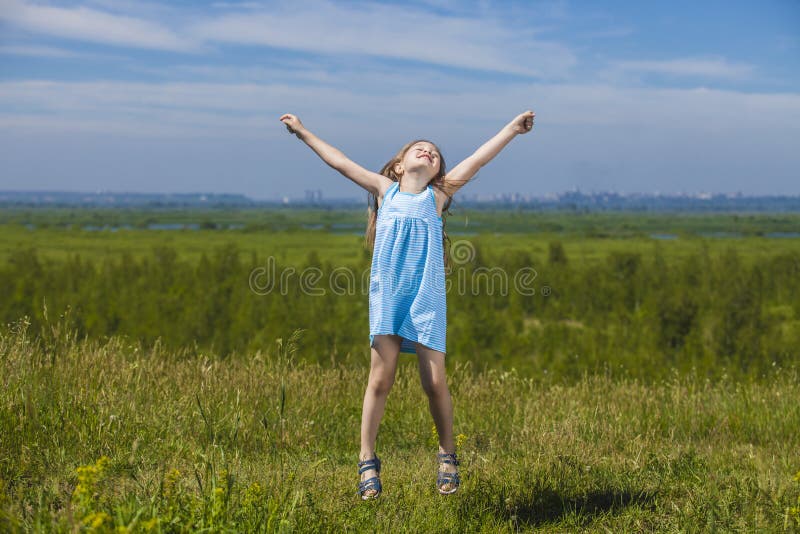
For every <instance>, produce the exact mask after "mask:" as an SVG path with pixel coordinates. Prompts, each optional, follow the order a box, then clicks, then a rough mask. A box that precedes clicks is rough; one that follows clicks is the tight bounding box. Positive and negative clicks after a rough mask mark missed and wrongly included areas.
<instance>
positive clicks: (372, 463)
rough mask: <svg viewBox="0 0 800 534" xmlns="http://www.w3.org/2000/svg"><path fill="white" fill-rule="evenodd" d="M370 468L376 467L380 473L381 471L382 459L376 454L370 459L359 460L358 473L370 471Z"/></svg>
mask: <svg viewBox="0 0 800 534" xmlns="http://www.w3.org/2000/svg"><path fill="white" fill-rule="evenodd" d="M370 469H374V470H375V471H377V472H378V473H380V472H381V461H380V459H379V458H378V457H377V456H376V457H375V458H371V459H369V460H364V461H363V462H358V474H359V475H360V474H361V473H363V472H364V471H369V470H370Z"/></svg>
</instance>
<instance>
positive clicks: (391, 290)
mask: <svg viewBox="0 0 800 534" xmlns="http://www.w3.org/2000/svg"><path fill="white" fill-rule="evenodd" d="M280 121H281V122H283V123H284V124H285V125H286V128H287V129H288V130H289V133H292V134H295V135H296V136H297V137H298V138H300V139H301V140H302V141H303V142H305V143H306V144H307V145H308V146H309V147H310V148H311V149H312V150H313V151H314V152H316V154H317V155H318V156H319V157H320V158H322V160H323V161H324V162H325V163H327V164H328V165H330V166H331V167H333V168H334V169H336V170H337V171H339V172H340V173H342V174H343V175H344V176H345V177H347V178H349V179H350V180H352V181H353V182H355V183H356V184H358V185H360V186H361V187H363V188H364V189H366V190H367V191H368V192H369V194H370V195H369V196H370V197H371V199H372V200H371V202H370V210H369V222H368V224H367V234H366V242H367V244H368V246H371V247H372V248H373V254H372V266H371V271H370V289H369V327H370V328H369V330H370V331H369V339H370V347H371V353H372V355H371V363H370V372H369V383H368V384H367V390H366V393H365V394H364V405H363V409H362V414H361V454H360V457H359V459H360V461H359V462H358V468H359V469H358V472H359V475H360V477H361V480H360V482H359V485H358V490H359V493H360V494H361V498H362V499H364V500H367V499H370V498H376V497H378V496H379V495H380V494H381V490H382V487H381V481H380V471H381V461H380V459H379V458H378V457H377V455H376V454H375V441H376V439H377V434H378V425H379V424H380V421H381V418H382V417H383V412H384V407H385V405H386V398H387V396H388V395H389V390H390V389H391V387H392V384H393V383H394V377H395V371H396V370H397V359H398V354H399V353H400V352H404V353H410V354H414V353H416V355H417V360H418V364H419V372H420V379H421V381H422V387H423V389H424V390H425V393H426V394H427V396H428V405H429V408H430V412H431V415H432V416H433V420H434V423H435V424H436V430H437V432H438V435H439V454H438V459H439V471H438V473H437V480H436V486H437V489H438V490H439V493H441V494H442V495H447V494H451V493H454V492H455V491H456V490H457V489H458V486H459V484H460V479H459V476H458V471H457V466H458V458H457V457H456V451H455V443H454V441H453V405H452V401H451V399H450V392H449V390H448V388H447V380H446V377H445V365H444V360H445V337H446V336H445V330H446V326H447V301H446V295H445V280H444V276H445V266H446V264H447V259H446V256H445V254H444V248H445V240H447V234H446V232H444V221H443V219H442V213H443V212H446V211H447V209H448V208H449V206H450V202H451V200H452V197H453V194H454V193H455V192H456V191H458V189H460V188H461V187H462V186H463V185H464V184H466V183H467V182H468V181H469V180H470V179H471V178H472V177H473V176H475V174H476V173H477V172H478V170H479V169H480V168H481V167H483V166H484V165H486V164H487V163H489V161H491V160H492V158H494V157H495V156H496V155H497V154H498V153H499V152H500V150H502V149H503V147H505V146H506V145H507V144H508V143H509V141H511V140H512V139H513V138H514V137H516V136H517V135H518V134H524V133H527V132H529V131H531V129H532V128H533V121H534V113H533V112H532V111H526V112H525V113H522V114H520V115H518V116H517V117H516V118H514V120H512V121H511V122H509V123H508V124H507V125H506V126H505V127H503V129H502V130H500V132H499V133H497V134H496V135H495V136H494V137H492V138H491V139H490V140H489V141H487V142H486V143H484V144H483V146H481V147H480V148H479V149H478V150H476V151H475V153H474V154H473V155H471V156H470V157H468V158H467V159H465V160H464V161H462V162H461V163H459V164H458V165H457V166H456V167H455V168H453V170H451V171H450V172H446V170H445V164H444V159H443V158H442V154H441V152H440V151H439V149H438V148H437V146H436V145H435V144H433V143H431V142H430V141H426V140H417V141H412V142H411V143H408V144H407V145H405V146H404V147H403V148H401V149H400V151H399V152H398V153H397V154H396V155H395V157H394V158H392V159H391V160H389V162H388V163H386V165H384V166H383V168H382V169H381V171H380V173H374V172H372V171H369V170H367V169H365V168H363V167H361V166H359V165H358V164H356V163H354V162H353V161H351V160H350V159H348V158H347V156H345V155H344V154H343V153H342V152H340V151H339V150H337V149H336V148H334V147H332V146H331V145H329V144H328V143H326V142H325V141H323V140H322V139H320V138H319V137H317V136H315V135H314V134H313V133H311V132H310V131H309V130H308V129H307V128H305V127H304V126H303V124H302V123H301V122H300V120H299V119H298V118H297V117H296V116H294V115H291V114H286V115H283V116H282V117H281V118H280Z"/></svg>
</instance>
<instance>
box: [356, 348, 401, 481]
mask: <svg viewBox="0 0 800 534" xmlns="http://www.w3.org/2000/svg"><path fill="white" fill-rule="evenodd" d="M400 339H401V338H400V336H396V335H393V334H385V335H376V336H375V337H374V338H373V347H372V356H371V361H370V369H369V382H368V384H367V390H366V392H365V393H364V406H363V409H362V411H361V452H360V454H359V459H360V460H369V459H370V458H373V457H374V456H375V441H376V439H377V437H378V426H379V425H380V422H381V419H382V418H383V411H384V408H385V407H386V398H387V397H388V396H389V391H390V390H391V389H392V385H393V384H394V377H395V373H396V371H397V357H398V354H399V353H400ZM375 475H376V473H375V470H374V469H369V470H367V471H365V472H364V473H362V475H361V480H362V481H364V480H367V479H368V478H372V477H374V476H375ZM374 493H375V492H374V490H367V491H366V493H365V495H367V496H371V495H372V494H374Z"/></svg>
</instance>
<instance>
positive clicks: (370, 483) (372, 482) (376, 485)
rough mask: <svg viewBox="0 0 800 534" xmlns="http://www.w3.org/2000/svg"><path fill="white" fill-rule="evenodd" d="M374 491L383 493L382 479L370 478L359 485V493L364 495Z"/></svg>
mask: <svg viewBox="0 0 800 534" xmlns="http://www.w3.org/2000/svg"><path fill="white" fill-rule="evenodd" d="M370 489H374V490H377V491H381V479H379V478H378V477H372V478H368V479H367V480H364V481H363V482H359V483H358V492H359V493H364V492H365V491H367V490H370Z"/></svg>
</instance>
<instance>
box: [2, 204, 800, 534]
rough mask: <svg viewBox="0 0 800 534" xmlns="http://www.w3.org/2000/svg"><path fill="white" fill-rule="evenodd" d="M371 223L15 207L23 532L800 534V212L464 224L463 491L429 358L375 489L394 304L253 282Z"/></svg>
mask: <svg viewBox="0 0 800 534" xmlns="http://www.w3.org/2000/svg"><path fill="white" fill-rule="evenodd" d="M363 216H364V214H363V213H361V212H343V213H327V212H324V211H307V212H248V211H242V212H236V211H234V210H229V211H219V212H206V213H203V214H199V213H190V212H185V211H169V210H165V211H163V212H157V213H154V212H152V211H147V212H130V213H125V212H121V211H116V212H105V211H103V210H77V211H70V210H4V211H3V212H2V214H0V219H2V220H0V223H2V224H0V253H2V255H3V257H2V258H0V297H1V299H0V317H2V320H3V327H2V328H0V380H2V384H1V385H2V387H1V388H0V510H1V515H0V530H2V531H9V532H16V531H42V532H67V531H69V532H74V531H76V530H80V531H96V532H112V531H114V532H189V531H209V532H242V531H259V532H289V531H294V532H330V531H336V532H339V531H345V532H349V531H364V530H367V531H370V530H372V531H381V532H384V531H400V532H420V531H425V532H426V531H436V532H518V531H542V532H554V531H555V532H574V531H592V532H651V531H665V532H673V531H681V532H707V531H747V532H752V531H766V532H770V531H773V532H781V531H788V532H793V531H800V472H799V471H800V460H798V458H800V455H798V451H799V450H800V433H798V432H797V429H798V428H800V403H798V402H797V399H798V398H800V381H798V379H799V378H800V376H798V373H800V371H799V370H798V369H799V368H798V363H800V355H799V354H798V347H800V239H798V238H794V237H791V236H792V235H793V232H795V231H796V229H797V228H798V218H797V217H796V216H795V215H746V214H739V215H733V214H730V215H707V214H706V215H699V214H698V215H691V216H685V217H676V216H675V215H674V214H597V213H588V214H574V213H573V214H564V213H538V214H537V213H525V212H522V213H494V214H493V213H482V212H469V213H468V214H463V215H460V217H463V219H459V218H457V217H452V218H451V219H450V221H449V222H448V224H449V226H448V229H449V230H450V231H451V232H452V233H451V240H452V242H453V258H452V259H453V267H454V271H453V273H452V274H451V275H449V276H451V277H453V279H454V280H458V277H459V276H462V275H463V276H466V277H467V279H468V280H470V281H472V280H479V283H478V284H476V287H477V288H478V289H479V291H477V292H476V293H473V292H472V291H470V290H465V291H460V290H458V286H457V284H454V287H453V291H452V292H450V293H448V347H449V349H448V373H449V376H448V382H449V385H450V389H451V392H452V394H453V399H454V405H455V431H456V434H457V435H458V439H457V441H458V452H459V456H460V458H461V459H462V466H461V472H462V478H463V483H462V487H461V489H460V490H459V492H458V493H457V494H455V495H452V496H449V497H442V496H440V495H438V494H437V493H436V491H435V487H434V481H435V475H436V472H435V470H436V465H435V452H436V443H437V441H436V439H437V437H436V433H435V430H434V429H432V420H431V417H430V415H429V413H428V410H427V399H426V398H425V396H424V393H423V392H422V389H421V386H420V385H419V378H418V373H417V369H416V362H415V361H414V359H413V358H407V357H406V358H401V364H400V366H399V370H398V376H397V381H396V383H395V386H394V388H393V390H392V393H391V394H390V397H389V402H388V405H387V411H386V415H385V417H384V420H383V423H382V425H381V429H380V433H379V437H378V450H377V452H378V454H379V456H381V458H382V460H383V462H384V470H383V472H382V480H383V483H384V495H382V496H381V498H380V499H379V500H378V501H376V502H367V503H362V502H361V501H360V500H359V498H358V495H357V491H356V486H357V482H358V476H357V472H356V471H357V470H356V461H357V452H358V431H359V423H360V413H361V400H362V397H363V393H364V388H365V386H366V381H367V373H368V357H369V352H368V343H367V341H366V339H367V337H366V334H367V332H366V330H365V327H366V325H367V308H366V304H367V295H366V294H365V293H361V292H360V291H358V290H353V291H350V292H347V291H345V292H343V293H339V294H337V293H336V292H334V291H331V286H327V291H326V292H324V293H323V294H319V293H315V292H313V291H310V289H314V288H315V287H316V288H317V289H319V288H320V287H321V288H323V289H325V288H326V286H325V285H324V284H316V285H315V284H312V285H311V287H303V286H302V285H301V284H299V283H296V282H293V283H292V284H289V285H288V286H287V290H286V292H285V294H284V293H281V292H278V291H272V292H265V291H262V289H263V286H260V285H258V284H256V285H253V280H252V273H253V271H254V269H258V268H261V267H263V266H265V265H267V262H268V259H269V258H270V257H272V258H274V260H275V262H276V268H277V269H279V270H281V269H283V270H286V269H289V268H294V270H295V272H300V271H303V270H304V269H318V270H319V271H320V272H321V273H323V274H324V275H327V274H328V273H331V272H333V271H334V270H335V269H336V268H337V267H338V268H342V267H346V268H348V269H350V270H351V271H352V272H354V273H362V272H364V269H366V270H367V271H368V268H369V253H368V251H365V250H364V249H363V245H362V241H363V236H361V235H358V230H357V229H354V228H355V227H351V226H334V225H349V224H353V225H357V224H358V223H359V222H360V223H361V224H362V226H361V227H360V228H361V229H363ZM467 219H468V221H469V222H467ZM198 221H199V223H198ZM195 223H197V226H196V227H195V226H189V227H186V228H187V229H183V230H180V229H175V227H173V226H167V227H164V226H160V225H174V224H195ZM476 223H478V224H476ZM150 225H156V226H155V227H152V226H150ZM471 225H472V226H471ZM87 226H88V228H87ZM112 227H114V229H112ZM102 228H105V230H103V229H102ZM195 228H196V229H195ZM473 228H475V231H472V230H473ZM478 229H479V230H478ZM468 230H469V232H468ZM526 267H527V268H533V269H534V270H535V273H536V274H535V276H533V277H531V280H529V282H531V283H530V284H529V286H526V287H525V288H523V289H526V290H528V289H532V290H533V292H532V293H530V294H524V293H522V292H520V291H519V290H518V289H519V288H518V287H517V288H516V289H517V290H510V291H508V292H507V293H506V294H502V292H501V291H500V290H499V288H498V284H500V283H501V279H502V276H498V277H496V278H495V279H494V281H493V279H492V278H491V277H490V276H488V277H487V276H482V275H481V273H482V274H486V273H487V270H488V271H489V272H491V270H492V269H495V274H497V273H507V274H511V273H516V272H519V271H520V269H523V268H526ZM322 280H323V281H324V280H326V278H325V277H323V278H322ZM327 280H330V279H327ZM492 284H495V285H492ZM545 287H547V288H549V290H548V291H547V292H545ZM545 293H547V294H545Z"/></svg>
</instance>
